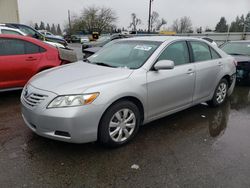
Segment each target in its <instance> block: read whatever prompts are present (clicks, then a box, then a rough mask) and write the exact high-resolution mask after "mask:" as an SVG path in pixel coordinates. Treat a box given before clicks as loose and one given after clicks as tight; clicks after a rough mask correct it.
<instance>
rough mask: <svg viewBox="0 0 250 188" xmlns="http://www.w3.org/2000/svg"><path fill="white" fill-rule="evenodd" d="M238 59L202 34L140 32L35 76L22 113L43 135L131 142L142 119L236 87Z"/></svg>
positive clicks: (214, 98) (216, 98) (221, 96)
mask: <svg viewBox="0 0 250 188" xmlns="http://www.w3.org/2000/svg"><path fill="white" fill-rule="evenodd" d="M234 63H235V62H234V59H233V58H232V57H231V56H229V55H227V54H226V53H224V52H223V51H221V50H220V49H218V48H217V47H216V46H213V45H211V43H209V42H206V41H204V40H202V39H193V38H182V37H166V36H155V37H138V38H137V37H136V38H130V39H122V40H117V41H114V42H112V43H111V44H108V45H106V46H105V47H104V48H103V49H102V50H100V51H99V52H98V53H96V54H94V55H93V56H91V57H89V58H88V59H87V60H86V62H78V63H74V64H70V65H65V66H61V67H59V68H54V69H50V70H47V71H44V72H41V73H39V74H37V75H36V76H34V77H33V78H32V79H31V80H30V81H29V82H28V84H27V85H26V86H25V88H24V89H23V91H22V95H21V102H22V114H23V119H24V121H25V123H26V124H27V126H28V127H29V128H30V129H31V130H32V131H34V132H35V133H37V134H38V135H41V136H44V137H47V138H52V139H55V140H61V141H66V142H72V143H86V142H92V141H96V140H98V141H99V142H101V143H102V144H105V145H108V146H120V145H123V144H125V143H127V142H129V141H130V140H131V139H132V138H133V137H134V136H135V134H136V133H137V131H138V129H139V126H140V125H142V124H145V123H148V122H150V121H153V120H156V119H159V118H162V117H164V116H166V115H169V114H173V113H175V112H178V111H181V110H183V109H186V108H189V107H191V106H194V105H196V104H199V103H202V102H207V103H208V104H209V105H211V106H218V105H220V104H222V103H223V102H224V101H225V100H226V97H227V96H229V95H230V94H231V93H232V91H233V89H234V86H235V72H236V68H235V64H234Z"/></svg>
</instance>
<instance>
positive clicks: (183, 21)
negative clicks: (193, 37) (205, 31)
mask: <svg viewBox="0 0 250 188" xmlns="http://www.w3.org/2000/svg"><path fill="white" fill-rule="evenodd" d="M172 30H173V31H175V32H176V33H192V32H193V28H192V21H191V19H190V18H189V17H187V16H184V17H182V18H180V20H179V19H176V20H174V22H173V25H172Z"/></svg>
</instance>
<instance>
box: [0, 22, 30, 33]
mask: <svg viewBox="0 0 250 188" xmlns="http://www.w3.org/2000/svg"><path fill="white" fill-rule="evenodd" d="M0 34H11V35H22V36H26V34H25V33H23V32H22V31H20V30H19V29H15V28H10V27H6V26H3V25H0Z"/></svg>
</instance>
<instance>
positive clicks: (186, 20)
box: [40, 6, 250, 34]
mask: <svg viewBox="0 0 250 188" xmlns="http://www.w3.org/2000/svg"><path fill="white" fill-rule="evenodd" d="M130 17H131V21H130V22H129V23H128V25H127V27H125V28H117V26H116V22H117V15H116V13H115V11H113V10H112V9H111V8H106V7H96V6H90V7H86V8H84V9H83V10H82V13H81V14H80V15H75V16H73V17H72V18H71V24H70V25H71V29H70V27H69V24H66V27H65V31H66V33H72V34H73V33H81V34H90V33H92V32H94V31H97V32H99V33H113V32H121V31H125V30H127V29H130V30H132V31H137V32H147V30H146V29H142V28H140V27H141V26H143V25H144V26H145V25H147V24H148V21H146V22H145V23H143V21H142V20H141V19H140V18H139V17H138V16H137V15H136V13H131V15H130ZM150 21H151V22H150V23H151V24H150V27H149V28H150V31H151V32H158V31H160V30H161V29H164V30H167V31H175V32H176V33H193V32H194V28H193V24H192V20H191V19H190V17H187V16H184V17H181V18H178V19H176V20H174V21H173V23H172V24H171V25H170V26H168V25H167V24H168V22H167V20H166V19H165V18H161V17H160V15H159V13H158V12H156V11H153V12H152V14H151V18H150ZM41 24H42V23H41ZM41 24H40V26H41ZM52 27H53V26H52ZM48 28H49V27H48ZM126 28H127V29H126ZM244 28H245V31H246V32H250V12H249V13H248V14H247V15H246V16H244V15H241V16H237V17H236V18H235V20H234V21H233V22H232V23H231V24H230V25H229V24H227V21H226V18H225V17H222V18H221V19H220V21H219V22H218V23H217V24H216V27H215V30H212V29H210V28H208V27H207V28H205V30H204V31H205V32H211V31H215V32H227V31H230V32H243V30H244ZM51 31H52V29H51ZM195 31H196V32H197V33H202V32H203V28H202V27H198V28H197V29H196V30H195Z"/></svg>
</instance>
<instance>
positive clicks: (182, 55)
mask: <svg viewBox="0 0 250 188" xmlns="http://www.w3.org/2000/svg"><path fill="white" fill-rule="evenodd" d="M160 60H171V61H173V62H174V64H175V66H177V65H183V64H187V63H189V62H190V61H189V52H188V47H187V43H186V41H180V42H175V43H173V44H171V45H169V46H168V47H167V48H166V49H165V50H164V51H163V52H162V54H161V55H160V57H159V58H158V61H160Z"/></svg>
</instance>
